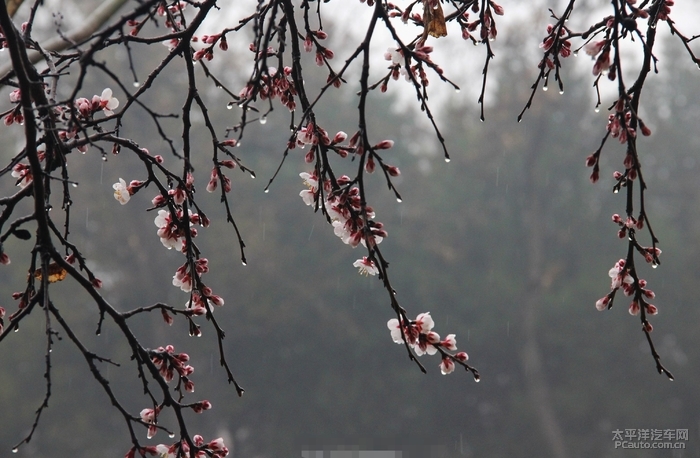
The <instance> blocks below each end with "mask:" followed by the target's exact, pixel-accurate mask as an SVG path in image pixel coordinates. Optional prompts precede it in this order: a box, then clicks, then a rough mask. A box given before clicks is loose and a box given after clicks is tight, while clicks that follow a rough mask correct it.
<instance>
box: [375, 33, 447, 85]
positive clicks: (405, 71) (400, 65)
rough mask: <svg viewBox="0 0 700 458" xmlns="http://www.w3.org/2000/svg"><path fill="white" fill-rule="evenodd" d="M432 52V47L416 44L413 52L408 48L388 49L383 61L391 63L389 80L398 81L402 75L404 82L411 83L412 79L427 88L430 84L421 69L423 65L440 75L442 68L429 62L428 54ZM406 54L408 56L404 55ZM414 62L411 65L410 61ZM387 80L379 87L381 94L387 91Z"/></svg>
mask: <svg viewBox="0 0 700 458" xmlns="http://www.w3.org/2000/svg"><path fill="white" fill-rule="evenodd" d="M432 52H433V47H432V46H426V45H425V44H423V43H418V44H417V45H416V48H415V50H414V51H411V50H409V49H408V48H405V51H404V49H402V48H389V49H387V52H386V53H384V59H385V60H388V61H390V62H391V65H390V66H389V70H390V71H391V78H392V79H394V80H398V79H399V76H401V75H403V77H404V78H405V79H406V81H409V82H410V81H412V80H413V79H416V80H419V81H420V83H421V85H422V86H424V87H427V86H428V84H429V83H430V82H429V80H428V75H427V74H426V73H425V70H424V69H423V65H422V64H423V63H425V64H426V65H428V66H430V67H431V68H433V69H434V70H435V71H436V72H438V74H441V73H442V68H440V67H439V66H437V65H436V64H435V63H433V61H432V60H430V53H432ZM405 53H408V54H405ZM414 59H415V60H416V63H415V64H411V62H412V60H414ZM387 83H388V78H387V79H386V80H384V82H383V83H382V85H381V88H380V90H381V91H382V92H386V91H387V88H388V86H387Z"/></svg>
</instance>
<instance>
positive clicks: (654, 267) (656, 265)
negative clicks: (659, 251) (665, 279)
mask: <svg viewBox="0 0 700 458" xmlns="http://www.w3.org/2000/svg"><path fill="white" fill-rule="evenodd" d="M657 267H659V265H658V264H657V263H655V262H652V263H651V268H652V269H656V268H657Z"/></svg>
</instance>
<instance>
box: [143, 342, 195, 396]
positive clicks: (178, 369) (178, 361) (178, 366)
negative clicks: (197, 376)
mask: <svg viewBox="0 0 700 458" xmlns="http://www.w3.org/2000/svg"><path fill="white" fill-rule="evenodd" d="M150 356H151V362H152V363H153V364H154V365H155V366H156V368H157V369H158V371H159V372H160V375H161V377H163V379H164V380H165V381H166V382H170V381H172V380H173V378H174V377H175V373H177V375H178V377H179V379H180V381H181V382H184V384H185V390H186V391H189V392H192V391H194V383H193V382H192V381H191V380H189V378H188V377H189V376H190V375H191V374H192V373H193V372H194V368H193V367H192V366H190V365H186V364H185V363H186V362H187V361H189V360H190V357H189V355H188V354H187V353H178V354H175V347H173V346H172V345H167V346H166V347H165V348H164V347H158V348H157V349H156V350H152V351H151V352H150Z"/></svg>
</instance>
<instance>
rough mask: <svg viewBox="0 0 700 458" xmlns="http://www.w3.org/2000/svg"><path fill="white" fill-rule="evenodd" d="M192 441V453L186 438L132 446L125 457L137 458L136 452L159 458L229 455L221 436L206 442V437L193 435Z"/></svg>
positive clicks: (202, 457)
mask: <svg viewBox="0 0 700 458" xmlns="http://www.w3.org/2000/svg"><path fill="white" fill-rule="evenodd" d="M192 443H193V444H194V446H195V447H196V450H195V451H194V454H192V455H191V454H190V446H189V445H188V443H187V441H186V440H181V441H178V442H175V443H174V444H172V445H165V444H158V445H150V446H147V447H132V448H131V450H129V451H128V452H127V453H126V455H124V458H136V456H137V455H136V454H137V453H138V454H139V456H141V457H145V456H146V455H150V456H158V457H159V458H177V457H181V456H183V457H184V456H186V457H190V456H194V457H195V458H209V457H210V458H224V457H225V456H228V453H229V452H228V448H227V447H226V445H224V440H223V439H222V438H221V437H219V438H216V439H214V440H212V441H210V442H204V438H203V437H202V436H200V435H199V434H196V435H194V436H193V437H192Z"/></svg>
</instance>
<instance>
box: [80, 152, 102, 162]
mask: <svg viewBox="0 0 700 458" xmlns="http://www.w3.org/2000/svg"><path fill="white" fill-rule="evenodd" d="M83 154H85V153H83ZM102 161H103V162H107V156H102Z"/></svg>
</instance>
